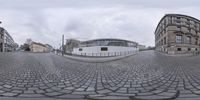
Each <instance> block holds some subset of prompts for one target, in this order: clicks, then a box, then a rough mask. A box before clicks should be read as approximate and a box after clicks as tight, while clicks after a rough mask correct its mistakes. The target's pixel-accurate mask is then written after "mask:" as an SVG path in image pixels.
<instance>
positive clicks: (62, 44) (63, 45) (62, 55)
mask: <svg viewBox="0 0 200 100" xmlns="http://www.w3.org/2000/svg"><path fill="white" fill-rule="evenodd" d="M63 55H64V35H62V56H63Z"/></svg>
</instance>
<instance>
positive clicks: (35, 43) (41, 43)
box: [31, 42, 46, 47]
mask: <svg viewBox="0 0 200 100" xmlns="http://www.w3.org/2000/svg"><path fill="white" fill-rule="evenodd" d="M32 44H36V45H40V46H43V47H46V45H44V44H42V43H37V42H32V43H31V45H32Z"/></svg>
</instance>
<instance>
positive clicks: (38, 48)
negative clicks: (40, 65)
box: [29, 42, 49, 52]
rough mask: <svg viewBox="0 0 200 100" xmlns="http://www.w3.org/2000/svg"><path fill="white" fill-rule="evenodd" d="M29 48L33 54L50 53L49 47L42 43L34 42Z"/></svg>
mask: <svg viewBox="0 0 200 100" xmlns="http://www.w3.org/2000/svg"><path fill="white" fill-rule="evenodd" d="M29 48H30V51H31V52H49V49H48V47H47V46H46V45H44V44H42V43H36V42H32V43H31V45H30V46H29Z"/></svg>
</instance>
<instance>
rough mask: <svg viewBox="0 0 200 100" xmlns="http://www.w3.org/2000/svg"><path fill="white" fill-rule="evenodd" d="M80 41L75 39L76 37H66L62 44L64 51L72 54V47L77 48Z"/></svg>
mask: <svg viewBox="0 0 200 100" xmlns="http://www.w3.org/2000/svg"><path fill="white" fill-rule="evenodd" d="M80 43H81V41H79V40H76V39H67V40H66V44H65V46H64V51H65V53H67V54H72V51H73V49H74V48H77V47H78V46H79V44H80Z"/></svg>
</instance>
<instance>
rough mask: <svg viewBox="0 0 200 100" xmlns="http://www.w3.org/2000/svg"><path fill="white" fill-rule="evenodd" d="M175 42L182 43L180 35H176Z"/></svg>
mask: <svg viewBox="0 0 200 100" xmlns="http://www.w3.org/2000/svg"><path fill="white" fill-rule="evenodd" d="M176 43H182V35H176Z"/></svg>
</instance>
